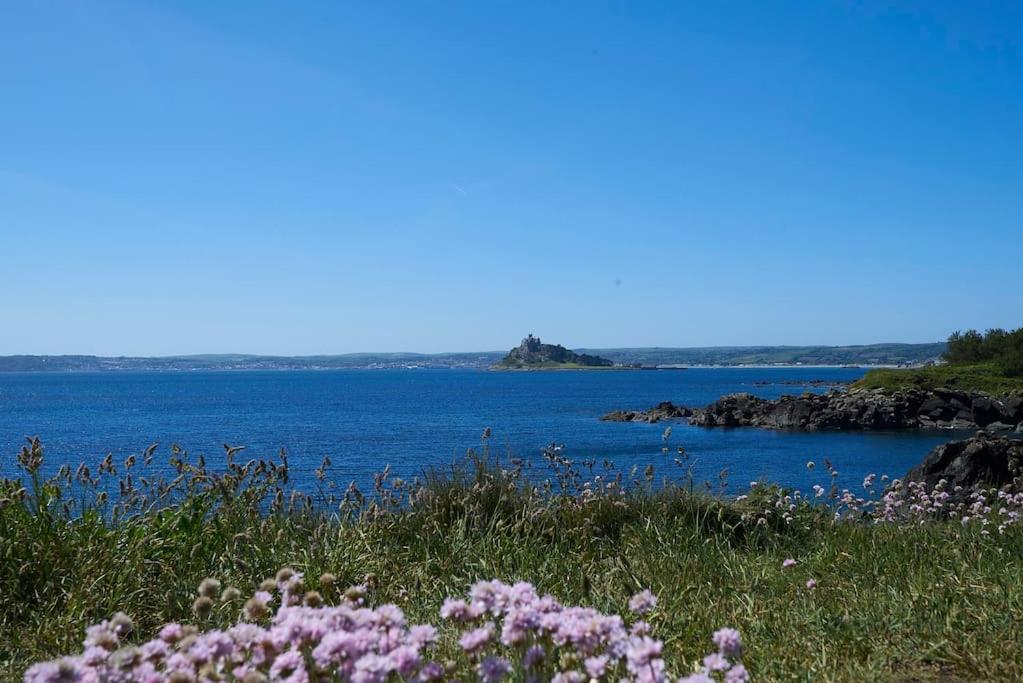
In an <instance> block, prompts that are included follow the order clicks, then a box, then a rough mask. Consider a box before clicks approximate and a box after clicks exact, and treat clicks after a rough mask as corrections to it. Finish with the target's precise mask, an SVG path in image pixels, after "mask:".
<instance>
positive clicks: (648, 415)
mask: <svg viewBox="0 0 1023 683" xmlns="http://www.w3.org/2000/svg"><path fill="white" fill-rule="evenodd" d="M1019 412H1023V397H1021V396H1019V395H1017V394H1011V395H1008V396H1002V397H995V396H989V395H987V394H982V393H979V392H966V391H956V390H951V389H935V390H933V391H930V390H926V389H902V390H898V391H893V392H885V391H883V390H881V389H873V390H863V389H850V390H848V391H845V390H832V391H829V392H827V393H824V394H815V393H810V392H807V393H804V394H801V395H799V396H794V395H785V396H782V397H780V398H778V399H776V400H768V399H764V398H760V397H758V396H754V395H753V394H749V393H738V394H729V395H727V396H722V397H721V398H720V399H718V400H717V401H715V402H714V403H711V404H710V405H709V406H707V407H705V408H693V409H689V408H684V407H681V406H675V405H673V404H671V403H667V402H666V403H662V404H660V405H658V406H657V407H655V408H653V409H651V410H649V411H616V412H614V413H609V414H608V415H605V416H604V418H603V419H605V420H616V421H620V422H657V421H659V420H663V419H677V418H680V417H689V422H690V423H691V424H694V425H698V426H701V427H740V426H741V427H762V428H765V429H798V430H806V431H820V430H839V429H916V428H929V429H977V428H978V427H988V426H991V427H992V429H994V430H996V431H1004V430H1006V429H1012V425H1016V424H1019V423H1021V422H1023V415H1018V414H1017V413H1019Z"/></svg>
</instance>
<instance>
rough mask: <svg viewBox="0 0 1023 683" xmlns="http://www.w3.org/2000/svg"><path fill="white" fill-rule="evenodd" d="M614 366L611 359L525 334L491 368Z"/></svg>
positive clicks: (549, 368) (531, 368)
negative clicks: (546, 342) (545, 342)
mask: <svg viewBox="0 0 1023 683" xmlns="http://www.w3.org/2000/svg"><path fill="white" fill-rule="evenodd" d="M616 367H621V366H616V365H615V364H614V363H613V362H612V361H609V360H608V359H607V358H601V357H600V356H591V355H590V354H587V353H576V352H575V351H572V350H571V349H566V348H565V347H564V346H561V345H560V344H544V343H543V342H541V341H540V338H539V337H535V336H533V335H532V334H529V335H527V336H526V338H525V339H523V340H522V343H521V344H519V345H518V346H516V347H515V348H514V349H512V350H511V351H509V352H508V355H507V356H505V357H504V358H502V359H501V360H500V361H499V362H497V363H495V364H494V365H492V366H490V369H491V370H599V369H609V368H616Z"/></svg>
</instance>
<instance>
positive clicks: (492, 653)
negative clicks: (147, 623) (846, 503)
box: [24, 570, 749, 683]
mask: <svg viewBox="0 0 1023 683" xmlns="http://www.w3.org/2000/svg"><path fill="white" fill-rule="evenodd" d="M218 590H219V584H217V583H216V582H214V581H211V580H208V581H206V582H204V583H203V585H202V586H201V587H200V595H199V597H198V598H197V599H196V606H195V609H196V611H197V613H198V612H200V611H206V609H207V607H208V606H207V602H202V601H204V600H205V601H208V602H212V600H213V597H211V596H215V595H216V591H218ZM228 590H233V589H228ZM364 600H365V589H364V588H362V587H355V588H352V589H349V590H348V591H346V592H345V593H344V597H343V599H342V600H341V602H340V604H339V605H337V606H325V605H323V604H322V596H321V595H320V594H319V593H315V592H306V593H303V588H302V575H301V574H299V573H296V572H293V571H291V570H282V572H281V573H279V574H278V576H277V579H276V580H275V581H273V582H272V585H266V586H261V589H260V590H259V591H257V592H256V593H255V595H253V596H252V597H251V598H250V599H249V600H248V601H247V602H246V603H245V607H244V609H243V610H242V613H241V618H240V620H239V621H238V622H237V623H236V624H234V625H232V626H230V627H228V628H226V629H211V630H207V631H200V630H199V629H197V628H196V627H194V626H183V625H181V624H168V625H166V626H164V627H163V628H162V629H161V630H160V632H159V634H158V636H157V637H156V638H154V639H153V640H150V641H148V642H145V643H142V644H141V645H133V644H130V642H129V641H128V639H127V636H128V635H129V634H130V633H131V630H132V623H131V620H130V619H129V618H128V617H126V616H125V615H123V614H118V615H116V616H115V617H113V618H112V619H110V620H109V621H104V622H102V623H101V624H98V625H96V626H92V627H90V628H89V629H88V631H87V633H86V638H85V642H84V651H83V652H82V653H81V654H79V655H76V656H72V657H66V658H63V659H60V660H57V661H53V662H44V663H41V664H36V665H35V666H33V667H32V668H31V669H29V670H28V671H27V672H26V674H25V678H24V680H25V683H64V682H81V683H107V682H109V683H113V682H115V681H116V682H138V683H186V682H195V683H205V682H207V681H209V682H212V681H222V680H234V681H241V682H242V683H260V682H265V681H283V682H287V683H309V682H310V681H353V682H356V683H375V682H380V683H382V682H383V681H434V680H451V679H458V680H468V679H477V680H480V681H485V682H488V683H494V682H496V681H500V680H502V679H504V678H505V677H508V676H512V675H514V676H515V677H516V678H520V679H524V680H526V681H546V680H551V681H557V682H559V683H582V682H584V681H590V680H594V679H596V680H616V681H619V680H621V681H644V682H645V681H649V682H662V681H668V680H672V679H670V677H669V676H668V674H667V672H666V670H665V665H664V660H663V657H662V649H663V645H662V643H661V641H659V640H656V639H654V638H653V637H651V627H650V625H649V624H648V623H647V622H646V621H642V620H638V619H637V620H636V621H634V622H633V623H632V624H631V625H627V624H626V621H625V620H624V619H623V618H622V617H621V616H618V615H606V614H603V613H601V612H599V611H597V610H594V609H591V608H587V607H577V606H565V605H562V604H561V603H559V602H558V601H557V600H555V599H554V598H552V597H550V596H540V595H539V594H538V593H537V592H536V590H535V588H534V587H533V586H532V585H531V584H529V583H516V584H513V585H508V584H505V583H502V582H501V581H496V580H495V581H483V582H480V583H477V584H475V585H474V586H473V587H472V589H471V590H470V591H469V594H468V596H467V599H452V598H449V599H447V600H445V601H444V604H443V606H442V608H441V611H440V613H441V617H442V619H443V620H444V622H446V626H445V628H451V629H454V633H453V635H454V636H455V640H457V643H458V647H459V649H460V650H461V652H462V656H461V658H460V660H459V661H452V660H448V661H447V662H446V663H444V664H441V663H440V662H439V661H438V660H437V659H436V657H437V647H436V643H437V641H438V629H437V628H436V627H434V626H433V625H430V624H417V625H410V624H408V623H407V622H406V619H405V616H404V614H403V613H402V611H401V610H400V609H399V608H398V607H396V606H395V605H381V606H379V607H376V608H370V607H368V606H366V605H364V604H363V603H364ZM200 602H202V605H200ZM656 605H657V599H656V597H655V596H654V595H653V594H652V593H651V592H650V591H642V592H640V593H638V594H637V595H635V596H633V598H632V600H631V601H630V609H631V610H632V611H633V612H634V613H635V614H636V615H637V617H639V616H642V615H645V614H649V613H650V612H651V611H653V610H654V609H655V608H656ZM713 642H714V643H715V645H716V646H717V652H714V653H712V654H710V655H708V656H707V657H705V658H704V660H703V666H702V668H701V669H700V671H699V672H697V673H695V674H693V675H691V676H688V677H686V678H683V679H682V681H686V682H688V683H700V682H704V681H727V682H728V683H743V682H744V681H748V680H749V676H748V674H747V672H746V669H745V668H744V667H743V665H742V663H741V654H742V643H741V640H740V638H739V633H738V631H735V630H734V629H730V628H726V629H721V630H719V631H717V632H716V633H714V636H713Z"/></svg>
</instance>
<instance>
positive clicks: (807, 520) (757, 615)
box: [0, 446, 1023, 681]
mask: <svg viewBox="0 0 1023 683" xmlns="http://www.w3.org/2000/svg"><path fill="white" fill-rule="evenodd" d="M33 449H35V450H34V451H33V452H35V453H37V454H38V455H37V456H36V457H38V459H34V457H32V456H31V454H30V453H29V452H28V451H27V450H26V452H25V453H23V457H22V459H21V460H22V465H23V467H26V470H27V471H26V473H25V474H23V475H22V476H21V478H19V479H13V480H7V481H5V482H4V483H3V485H2V487H0V497H2V499H3V500H2V502H0V679H2V680H16V679H17V678H18V677H19V676H20V673H21V672H22V671H23V670H24V669H25V667H27V666H28V665H29V664H30V663H31V662H34V661H37V660H41V659H48V658H52V657H54V656H57V655H59V654H63V653H68V652H73V651H78V650H80V643H81V639H82V633H83V630H84V628H85V627H86V626H87V625H89V624H92V623H95V622H97V621H99V620H101V619H104V618H108V617H109V616H110V615H111V614H113V613H114V612H116V611H118V610H123V611H125V612H127V613H128V614H129V615H131V616H132V617H133V618H134V620H135V622H136V624H137V633H138V635H139V637H151V636H152V635H153V633H154V632H155V630H156V629H157V628H158V627H159V626H160V625H162V624H163V623H165V622H167V621H170V620H190V619H191V617H190V605H191V603H192V600H193V598H194V596H195V590H196V586H197V585H198V583H199V582H200V580H202V579H203V578H204V577H207V576H215V577H217V578H219V579H221V580H222V581H224V582H225V585H235V586H238V587H240V588H242V589H246V590H251V587H252V586H254V585H255V584H257V583H258V582H259V581H260V580H261V579H264V578H265V577H267V576H272V575H273V573H274V572H275V571H276V570H277V569H278V568H279V567H281V566H284V565H290V566H293V567H295V568H297V569H299V570H302V571H305V572H306V574H307V575H308V576H318V575H319V574H320V573H321V572H324V571H330V572H333V573H334V574H336V575H337V576H338V579H339V581H340V582H341V584H342V585H345V584H354V583H357V582H362V581H364V580H367V577H368V581H367V582H368V583H369V584H370V586H371V587H372V588H373V599H374V601H375V602H386V601H392V602H394V603H396V604H397V605H398V606H399V607H401V608H402V609H403V610H405V611H406V613H407V614H408V615H409V617H410V619H411V620H414V621H418V620H432V621H436V614H437V610H438V608H439V606H440V604H441V601H442V600H443V598H444V597H446V596H450V595H461V594H463V593H464V591H465V589H466V587H467V586H468V585H469V584H470V583H472V582H473V581H475V580H478V579H482V578H494V577H496V578H501V579H505V580H527V581H531V582H534V583H535V584H536V585H537V586H538V588H539V589H540V590H542V591H546V592H550V593H551V594H554V595H556V596H557V597H559V598H560V599H562V600H564V601H567V602H572V603H578V604H586V605H592V606H594V607H597V608H600V609H602V610H605V611H607V612H619V613H620V612H624V611H625V610H626V603H627V601H628V598H629V596H630V595H631V594H633V593H635V592H636V591H637V590H638V589H640V588H645V587H649V588H651V589H652V590H653V591H654V592H655V593H656V594H657V595H659V596H660V601H661V602H660V605H659V607H658V610H657V613H656V615H655V617H654V618H653V620H652V621H653V625H654V629H655V633H656V634H657V635H658V636H659V637H661V638H663V639H664V641H665V655H666V659H667V662H668V664H669V670H672V671H683V670H686V669H688V668H689V666H690V665H691V663H692V660H693V659H694V658H695V657H697V656H702V654H704V653H705V651H706V650H707V644H708V637H709V634H710V633H711V632H712V631H713V630H714V629H716V628H719V627H721V626H725V625H728V626H734V627H736V628H738V629H739V630H740V631H741V632H742V634H743V640H744V643H745V646H746V652H747V655H746V657H745V660H744V661H745V663H746V665H747V667H748V668H749V669H750V670H751V673H752V675H753V679H754V680H763V681H779V680H806V681H810V680H813V681H863V680H871V681H886V680H891V681H918V680H932V679H933V680H943V681H957V680H964V681H965V680H1019V679H1020V678H1023V647H1021V645H1023V584H1021V583H1020V581H1019V577H1020V576H1021V575H1023V533H1021V531H1020V527H1019V526H1016V527H1013V528H1010V529H1009V530H1008V531H1007V532H1006V533H1005V534H1004V535H997V534H993V535H991V536H982V535H980V534H979V532H977V531H974V530H971V529H966V528H963V527H962V525H960V524H958V523H955V522H940V521H936V522H932V523H928V524H925V525H914V526H903V525H873V524H861V523H841V524H835V523H833V522H832V521H831V515H830V513H828V512H827V511H826V510H824V509H820V508H818V507H815V506H807V507H805V508H802V509H801V510H800V511H799V512H798V513H797V514H796V515H795V517H794V520H793V521H792V523H790V524H784V523H780V522H772V523H770V524H766V525H757V524H755V523H753V522H752V521H751V520H750V515H749V514H744V513H748V512H749V511H750V510H755V509H758V508H760V507H763V506H764V505H766V504H767V503H766V501H767V498H757V496H756V495H754V496H752V497H751V500H748V501H745V502H742V503H737V502H723V501H721V500H717V499H714V498H711V497H709V496H707V495H703V494H700V493H697V492H693V491H689V490H686V489H683V488H677V487H672V486H668V487H665V488H661V487H652V483H653V479H652V475H650V476H648V477H646V478H640V480H639V481H637V482H635V483H634V484H633V485H632V487H631V491H632V492H631V493H627V494H623V495H619V496H609V495H597V496H593V497H591V498H590V499H589V501H588V502H582V501H583V500H584V499H585V497H580V496H579V495H568V494H567V493H559V491H575V492H576V494H578V492H579V491H581V490H582V489H581V488H579V487H580V486H581V482H582V478H581V475H579V474H578V473H577V470H578V469H580V468H579V467H578V466H577V467H576V468H574V469H573V468H569V469H565V468H563V467H561V466H560V465H558V466H557V467H556V468H555V469H553V470H552V471H551V472H550V473H542V472H536V471H533V472H530V471H526V472H511V473H509V472H502V471H501V470H499V469H496V468H495V467H494V466H493V465H492V464H487V463H486V462H485V461H484V460H483V459H477V460H474V461H471V462H469V463H468V465H467V466H466V467H464V468H455V469H453V470H452V471H451V472H449V473H447V474H445V475H443V476H442V475H438V474H433V475H430V476H429V477H428V478H427V480H426V481H424V482H423V485H422V486H414V485H410V484H405V483H403V482H400V481H394V480H392V479H389V478H386V477H381V478H379V479H378V486H377V489H376V491H375V492H374V493H373V494H372V496H370V497H368V498H363V497H362V494H360V493H355V492H351V491H349V492H347V493H345V492H343V490H342V489H338V488H336V487H334V486H332V485H331V483H330V478H329V474H328V472H327V470H326V468H321V470H319V471H318V474H317V480H316V481H317V483H318V486H319V487H320V488H319V491H318V492H317V493H316V494H315V495H309V496H307V495H305V494H302V493H296V492H295V491H294V489H293V488H292V486H291V484H290V483H289V476H290V475H289V470H288V467H287V463H286V461H285V462H283V463H281V462H269V461H267V462H262V464H260V462H261V461H253V462H251V463H248V464H246V465H240V464H235V463H234V462H233V461H231V462H230V464H229V465H228V467H227V469H226V470H225V471H224V472H223V473H213V472H211V471H209V470H207V469H206V468H205V467H204V466H203V465H202V463H201V462H199V463H195V462H193V461H191V460H190V459H189V458H188V457H187V456H186V455H185V454H183V453H180V452H176V453H175V455H174V457H173V459H172V468H173V469H172V470H171V473H170V474H169V475H168V476H169V477H171V476H173V477H174V479H169V480H163V481H160V480H156V479H154V480H148V479H147V480H145V483H143V480H142V479H141V478H140V477H139V476H138V472H137V469H136V468H140V467H142V466H143V462H142V461H141V460H140V461H139V462H138V464H136V465H134V466H133V468H132V469H131V470H126V469H125V467H124V465H121V464H114V463H110V462H109V461H108V464H107V466H105V467H104V470H105V473H104V474H103V475H102V476H100V477H92V475H91V474H89V473H83V472H81V471H79V472H78V473H77V474H73V473H72V471H71V470H70V469H67V470H65V471H62V472H61V473H60V474H59V476H55V477H52V478H50V479H43V478H42V477H41V475H40V472H41V468H40V465H39V462H40V461H41V455H42V453H41V450H39V449H38V448H37V446H33ZM150 456H151V454H149V455H148V456H146V458H145V459H146V460H148V459H149V457H150ZM229 460H230V459H229ZM563 464H564V463H561V465H563ZM587 466H588V465H584V466H583V468H582V469H585V468H586V467H587ZM112 469H117V472H112V471H111V470H112ZM130 472H134V474H133V476H132V479H131V485H130V486H129V487H128V489H127V490H126V491H122V493H121V494H119V495H118V496H115V497H114V498H106V499H104V497H103V495H102V492H103V491H107V490H109V489H110V486H111V483H112V482H115V483H117V484H118V486H119V487H120V486H121V485H123V482H124V481H125V476H126V474H128V473H130ZM609 476H615V474H614V473H611V474H610V475H609ZM617 476H618V479H617V481H618V482H624V480H625V479H627V477H622V475H617ZM545 479H547V480H548V481H549V482H550V483H540V484H539V485H538V486H536V487H534V486H532V485H530V484H529V483H528V482H530V481H533V482H541V481H543V480H545ZM623 486H624V483H623ZM764 488H765V487H761V491H762V493H760V494H758V495H761V496H769V495H770V493H769V491H766V490H763V489H764ZM115 499H116V500H118V501H120V502H119V503H116V504H115ZM314 499H315V500H314ZM328 510H329V512H328ZM788 557H793V558H795V559H796V560H797V561H798V564H797V565H796V566H795V567H793V568H790V569H786V570H784V571H783V570H781V568H780V567H781V562H782V560H783V559H785V558H788ZM808 577H813V578H815V579H816V580H817V581H818V582H819V587H818V588H817V590H816V591H814V592H810V591H807V590H805V589H804V588H803V584H804V583H805V581H806V579H807V578H808ZM232 616H233V615H232ZM217 619H222V620H223V622H224V623H227V621H228V616H227V615H226V614H224V615H219V616H217V615H215V616H214V620H215V621H216V620H217Z"/></svg>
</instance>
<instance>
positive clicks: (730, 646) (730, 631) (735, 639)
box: [711, 628, 742, 657]
mask: <svg viewBox="0 0 1023 683" xmlns="http://www.w3.org/2000/svg"><path fill="white" fill-rule="evenodd" d="M711 639H712V640H713V641H714V644H715V645H717V646H718V651H719V652H721V654H722V655H724V656H725V657H738V656H740V655H741V654H742V639H741V638H740V636H739V632H738V631H736V630H735V629H734V628H722V629H718V630H717V631H715V632H714V635H713V636H712V638H711Z"/></svg>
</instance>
